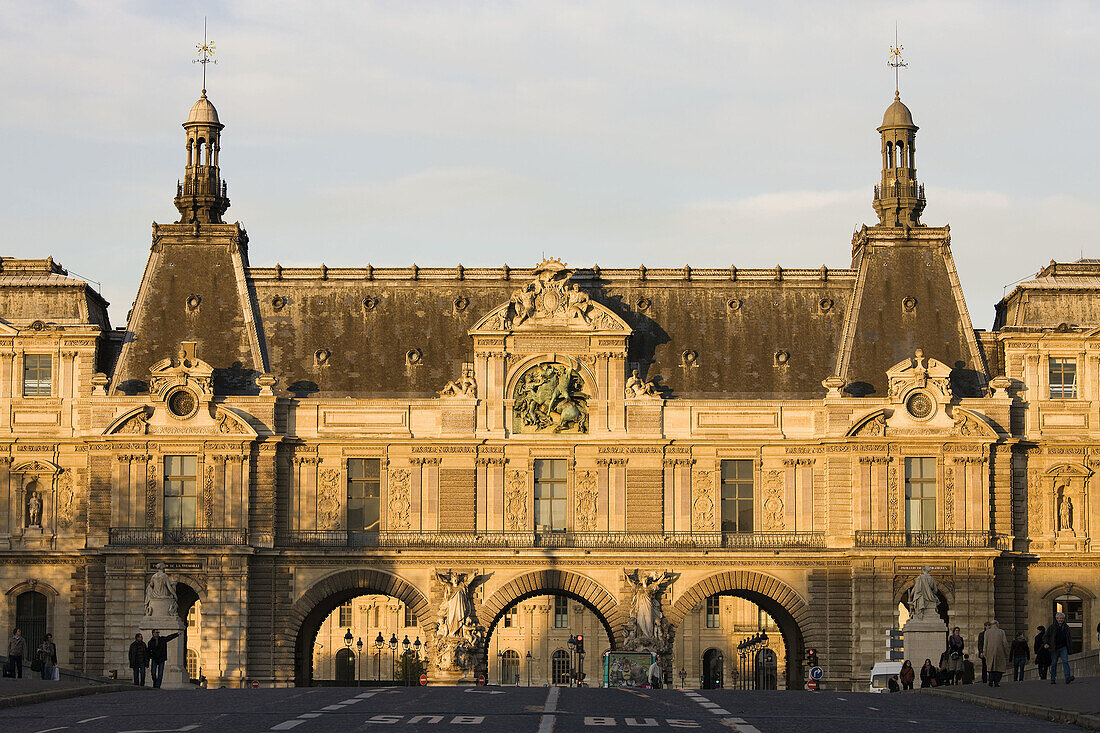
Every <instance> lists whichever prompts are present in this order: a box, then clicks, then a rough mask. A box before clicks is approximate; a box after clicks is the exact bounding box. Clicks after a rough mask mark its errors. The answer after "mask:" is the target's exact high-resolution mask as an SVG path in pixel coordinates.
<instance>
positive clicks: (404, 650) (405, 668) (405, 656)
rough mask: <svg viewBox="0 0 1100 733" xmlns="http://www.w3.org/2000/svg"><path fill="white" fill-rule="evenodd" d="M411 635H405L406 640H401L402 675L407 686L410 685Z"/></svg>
mask: <svg viewBox="0 0 1100 733" xmlns="http://www.w3.org/2000/svg"><path fill="white" fill-rule="evenodd" d="M410 645H411V642H410V641H409V635H408V634H406V635H405V639H404V641H402V642H401V677H402V678H403V679H404V680H405V687H408V686H409V646H410Z"/></svg>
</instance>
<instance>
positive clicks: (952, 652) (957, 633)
mask: <svg viewBox="0 0 1100 733" xmlns="http://www.w3.org/2000/svg"><path fill="white" fill-rule="evenodd" d="M965 648H966V641H965V640H964V639H963V635H962V629H960V628H959V627H958V626H956V627H955V629H954V630H953V631H952V632H951V636H949V637H947V664H948V670H949V671H950V672H951V680H950V681H951V684H952V685H957V684H959V682H961V681H962V674H963V650H964V649H965Z"/></svg>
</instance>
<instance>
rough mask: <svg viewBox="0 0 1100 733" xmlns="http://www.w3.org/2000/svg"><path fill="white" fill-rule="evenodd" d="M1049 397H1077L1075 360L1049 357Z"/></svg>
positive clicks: (1060, 398)
mask: <svg viewBox="0 0 1100 733" xmlns="http://www.w3.org/2000/svg"><path fill="white" fill-rule="evenodd" d="M1050 399H1052V400H1075V399H1077V361H1076V360H1075V359H1056V358H1053V357H1052V358H1051V359H1050Z"/></svg>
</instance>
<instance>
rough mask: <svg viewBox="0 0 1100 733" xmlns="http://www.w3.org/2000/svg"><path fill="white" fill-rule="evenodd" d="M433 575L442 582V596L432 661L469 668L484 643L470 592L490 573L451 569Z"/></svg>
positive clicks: (450, 667)
mask: <svg viewBox="0 0 1100 733" xmlns="http://www.w3.org/2000/svg"><path fill="white" fill-rule="evenodd" d="M435 576H436V578H438V579H439V582H440V583H442V584H443V589H444V598H443V602H442V603H440V604H439V614H438V624H437V626H436V629H435V638H434V640H433V644H432V656H433V662H434V663H435V665H436V667H437V668H438V669H441V670H449V671H463V672H466V671H469V670H470V669H472V668H473V665H474V663H475V662H476V660H477V658H478V654H479V651H480V650H481V649H482V648H483V647H484V645H485V629H484V627H482V626H481V625H480V624H479V623H478V621H477V611H476V610H475V609H474V601H473V593H474V591H475V590H476V589H477V588H478V586H480V585H482V584H484V583H485V581H487V580H488V579H489V577H490V576H489V575H474V574H472V573H456V572H454V571H451V570H448V571H447V572H445V573H439V572H437V573H436V574H435Z"/></svg>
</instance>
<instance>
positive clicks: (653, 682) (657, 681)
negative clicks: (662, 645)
mask: <svg viewBox="0 0 1100 733" xmlns="http://www.w3.org/2000/svg"><path fill="white" fill-rule="evenodd" d="M660 658H661V657H660V656H654V657H653V664H651V665H649V672H648V673H647V674H648V675H649V686H650V687H652V688H653V689H654V690H657V689H660V687H661V665H659V664H657V660H658V659H660Z"/></svg>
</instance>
